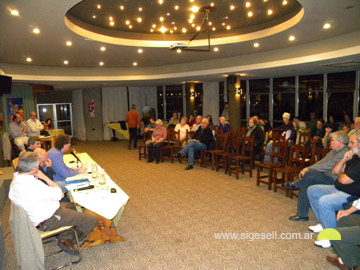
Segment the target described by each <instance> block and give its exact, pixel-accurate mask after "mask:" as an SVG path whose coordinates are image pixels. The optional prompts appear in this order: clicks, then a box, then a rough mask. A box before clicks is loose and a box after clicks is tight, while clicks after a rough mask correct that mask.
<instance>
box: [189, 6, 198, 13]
mask: <svg viewBox="0 0 360 270" xmlns="http://www.w3.org/2000/svg"><path fill="white" fill-rule="evenodd" d="M199 9H200V8H199V7H198V6H192V7H191V8H190V10H191V11H192V12H194V13H196V12H198V11H199Z"/></svg>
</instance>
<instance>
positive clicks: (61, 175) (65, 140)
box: [48, 134, 86, 191]
mask: <svg viewBox="0 0 360 270" xmlns="http://www.w3.org/2000/svg"><path fill="white" fill-rule="evenodd" d="M70 146H71V142H70V137H69V136H68V135H64V134H62V135H59V137H57V138H56V141H55V147H54V148H51V149H50V150H49V152H48V155H49V159H50V160H51V162H52V167H53V169H54V171H55V178H54V181H55V182H56V183H57V184H58V185H59V186H61V188H62V190H63V191H66V188H65V179H66V178H68V177H71V176H75V175H77V174H79V173H86V168H85V167H81V168H78V169H74V170H73V169H71V168H69V167H68V166H66V165H65V163H64V154H65V153H66V152H68V151H69V149H70Z"/></svg>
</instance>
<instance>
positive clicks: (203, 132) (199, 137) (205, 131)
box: [179, 118, 214, 170]
mask: <svg viewBox="0 0 360 270" xmlns="http://www.w3.org/2000/svg"><path fill="white" fill-rule="evenodd" d="M208 125H209V120H207V119H206V118H204V119H203V120H202V121H201V127H199V128H198V130H197V131H196V132H195V134H194V137H193V138H192V139H191V140H189V143H188V145H186V147H185V148H184V149H183V150H181V151H180V152H179V154H180V155H181V156H185V154H186V153H188V156H189V159H188V166H187V167H186V168H185V170H191V169H193V168H194V153H195V151H196V150H200V151H204V150H207V149H209V148H210V145H211V143H212V142H213V141H214V136H213V134H212V131H211V129H210V128H209V127H208Z"/></svg>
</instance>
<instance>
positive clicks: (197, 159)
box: [179, 131, 201, 165]
mask: <svg viewBox="0 0 360 270" xmlns="http://www.w3.org/2000/svg"><path fill="white" fill-rule="evenodd" d="M194 135H195V131H186V138H185V145H187V144H188V143H189V140H190V139H191V138H193V137H194ZM185 159H187V158H185ZM179 162H180V163H182V157H179ZM196 162H199V164H200V165H201V155H200V151H196V152H195V154H194V165H195V163H196Z"/></svg>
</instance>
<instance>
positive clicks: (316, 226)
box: [309, 223, 324, 233]
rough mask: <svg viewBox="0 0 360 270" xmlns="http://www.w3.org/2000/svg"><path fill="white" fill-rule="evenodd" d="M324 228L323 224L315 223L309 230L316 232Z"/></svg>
mask: <svg viewBox="0 0 360 270" xmlns="http://www.w3.org/2000/svg"><path fill="white" fill-rule="evenodd" d="M323 229H324V228H323V226H322V225H321V224H320V223H319V224H317V225H315V226H309V230H310V231H312V232H314V233H319V232H321V231H322V230H323Z"/></svg>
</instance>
